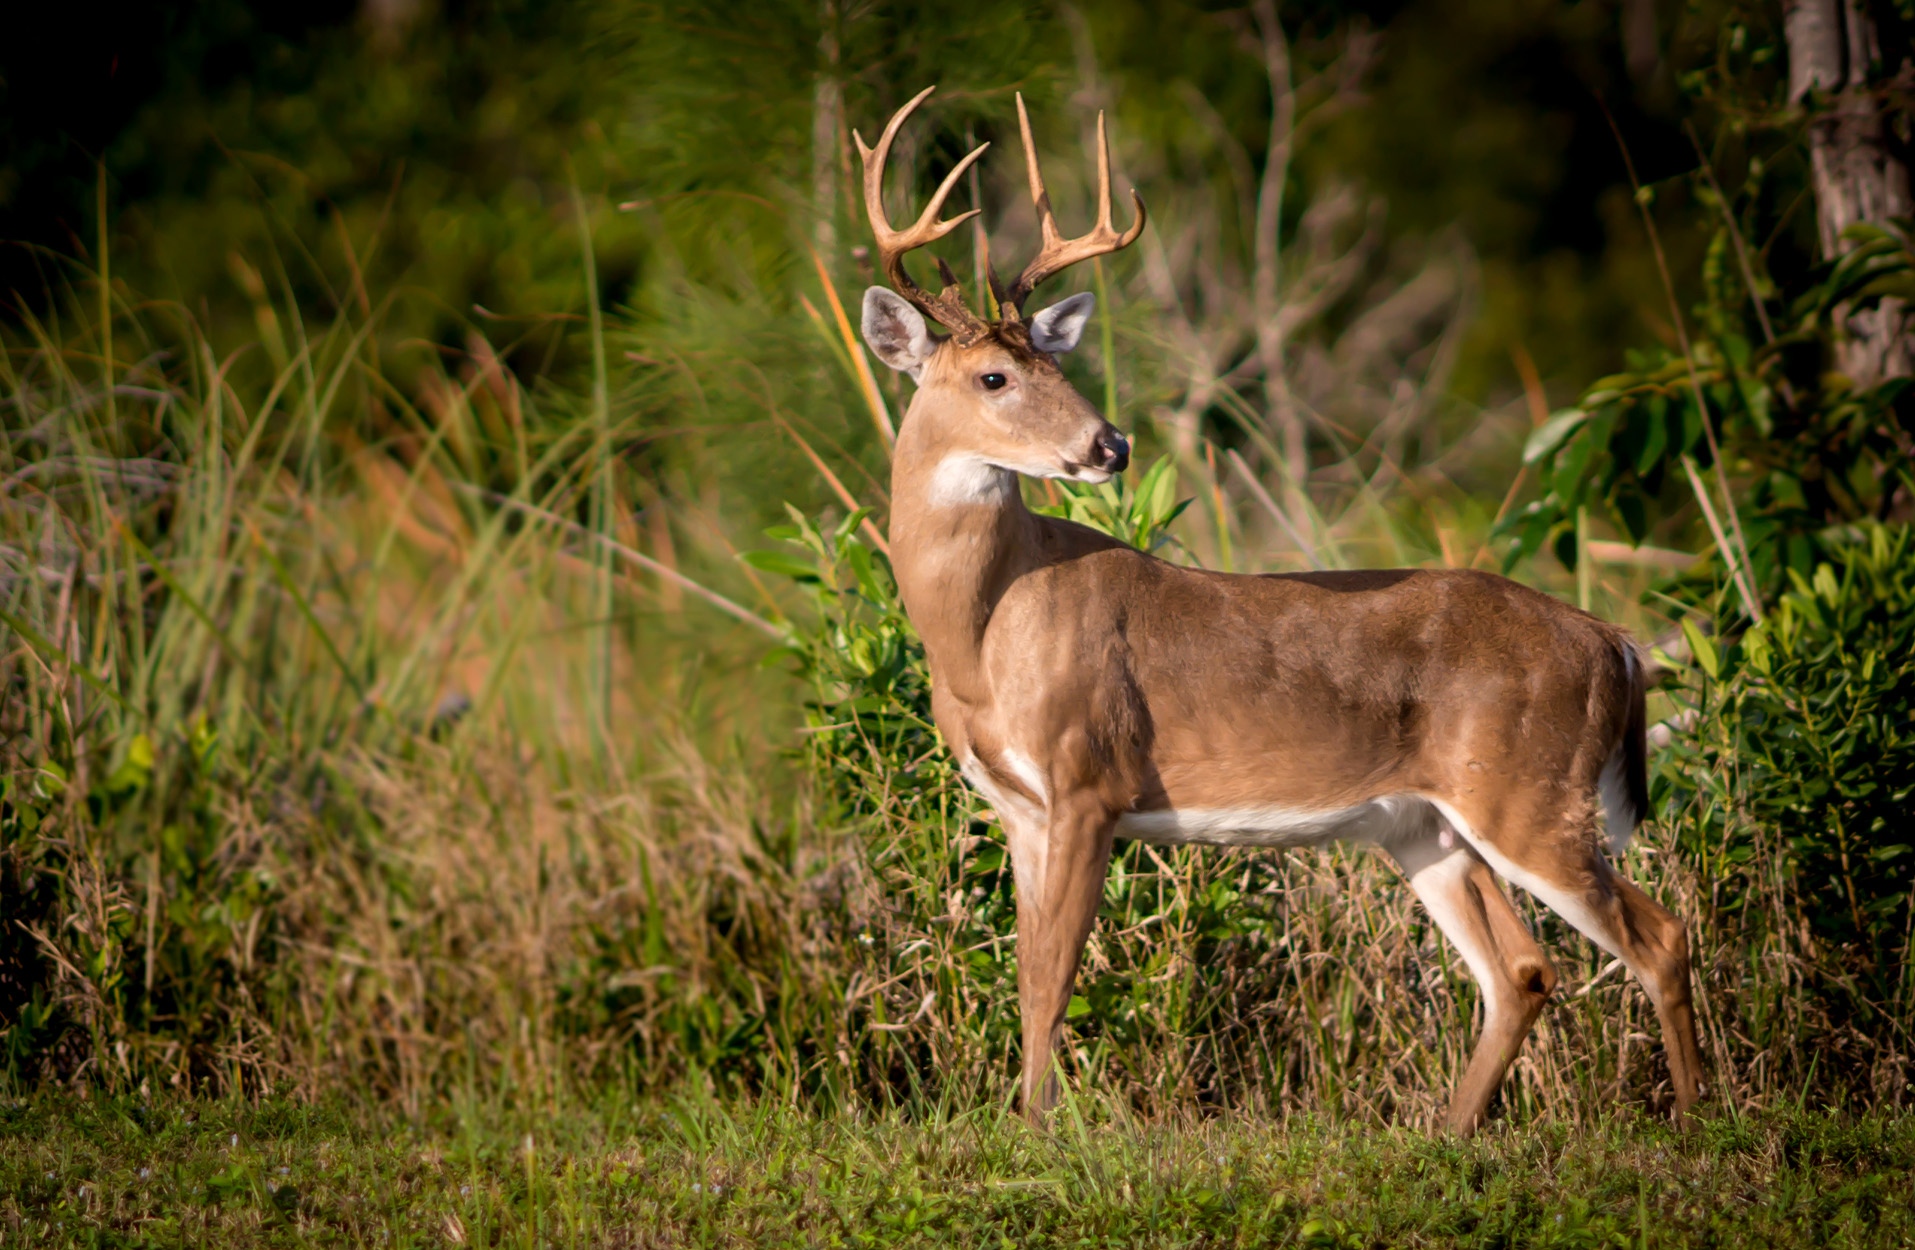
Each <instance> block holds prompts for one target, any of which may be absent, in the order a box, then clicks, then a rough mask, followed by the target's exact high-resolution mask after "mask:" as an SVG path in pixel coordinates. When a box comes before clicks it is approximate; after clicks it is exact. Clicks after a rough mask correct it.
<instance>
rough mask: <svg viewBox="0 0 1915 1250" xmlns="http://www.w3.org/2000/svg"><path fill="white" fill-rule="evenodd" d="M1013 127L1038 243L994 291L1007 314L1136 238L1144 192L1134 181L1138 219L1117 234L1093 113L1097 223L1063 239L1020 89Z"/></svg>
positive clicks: (1105, 147) (1105, 144) (1100, 117)
mask: <svg viewBox="0 0 1915 1250" xmlns="http://www.w3.org/2000/svg"><path fill="white" fill-rule="evenodd" d="M922 98H923V97H922V96H920V97H919V99H922ZM912 103H914V104H915V103H916V101H915V100H914V101H912ZM1017 128H1018V131H1019V132H1020V133H1021V135H1022V136H1023V139H1024V169H1025V172H1026V173H1028V174H1029V175H1030V179H1031V202H1032V203H1034V204H1036V205H1037V228H1038V230H1039V232H1040V237H1041V239H1042V246H1041V247H1040V248H1039V249H1038V253H1037V259H1036V260H1033V261H1032V262H1031V263H1030V264H1028V265H1026V266H1024V272H1023V273H1021V274H1019V275H1018V276H1017V281H1016V282H1013V283H1012V284H1011V289H1010V290H1008V291H1005V292H1003V293H1002V294H1001V295H1000V296H999V303H1000V304H1001V305H1002V306H1003V308H1004V316H1005V318H1006V319H1007V320H1008V319H1011V318H1014V317H1016V316H1017V315H1018V314H1019V313H1021V312H1022V311H1023V307H1024V301H1025V299H1026V298H1028V297H1029V296H1030V293H1031V292H1032V291H1033V290H1035V289H1036V287H1037V284H1038V283H1040V282H1042V281H1044V279H1046V278H1049V277H1051V276H1052V275H1054V274H1057V273H1059V272H1061V271H1063V270H1064V269H1067V268H1069V267H1070V266H1072V265H1075V264H1076V263H1077V262H1078V261H1080V260H1090V259H1091V258H1092V257H1095V256H1105V255H1108V254H1109V253H1111V252H1116V251H1121V250H1123V249H1124V248H1127V247H1129V246H1130V245H1131V244H1133V243H1135V242H1136V241H1137V236H1138V235H1140V234H1142V233H1143V232H1144V197H1143V196H1141V195H1139V194H1137V190H1136V188H1134V187H1133V188H1132V189H1131V192H1130V200H1131V203H1132V204H1134V205H1136V207H1137V220H1135V221H1134V222H1132V223H1131V226H1130V229H1128V230H1126V231H1124V233H1123V234H1121V235H1120V234H1118V233H1117V228H1116V226H1114V225H1112V224H1111V203H1110V143H1109V141H1108V140H1106V139H1105V138H1104V114H1103V113H1102V112H1101V111H1100V112H1099V113H1098V114H1097V224H1096V225H1095V226H1093V227H1091V231H1090V233H1089V234H1085V235H1081V236H1079V237H1078V238H1075V239H1066V238H1064V237H1063V236H1062V235H1060V234H1059V233H1058V230H1057V214H1056V213H1054V212H1052V211H1051V196H1050V192H1048V191H1046V190H1045V189H1044V175H1043V173H1042V172H1041V171H1040V170H1039V169H1038V167H1037V145H1036V144H1034V143H1032V142H1031V118H1030V114H1028V113H1026V112H1025V111H1024V95H1023V93H1022V92H1019V93H1018V97H1017ZM973 155H976V154H975V153H973ZM867 185H869V184H868V183H867Z"/></svg>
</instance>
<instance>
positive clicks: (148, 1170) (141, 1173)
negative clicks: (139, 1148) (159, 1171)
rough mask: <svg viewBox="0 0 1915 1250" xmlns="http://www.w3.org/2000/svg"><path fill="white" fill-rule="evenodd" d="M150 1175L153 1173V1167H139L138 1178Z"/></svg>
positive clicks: (143, 1178)
mask: <svg viewBox="0 0 1915 1250" xmlns="http://www.w3.org/2000/svg"><path fill="white" fill-rule="evenodd" d="M152 1175H153V1169H152V1168H141V1169H140V1171H139V1177H140V1179H141V1180H145V1179H147V1178H148V1177H150V1176H152Z"/></svg>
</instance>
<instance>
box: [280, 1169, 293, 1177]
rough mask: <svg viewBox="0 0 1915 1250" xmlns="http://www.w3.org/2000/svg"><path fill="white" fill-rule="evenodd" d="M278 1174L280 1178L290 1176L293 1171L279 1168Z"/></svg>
mask: <svg viewBox="0 0 1915 1250" xmlns="http://www.w3.org/2000/svg"><path fill="white" fill-rule="evenodd" d="M279 1174H280V1175H281V1176H291V1175H292V1174H293V1170H292V1169H291V1168H281V1169H279Z"/></svg>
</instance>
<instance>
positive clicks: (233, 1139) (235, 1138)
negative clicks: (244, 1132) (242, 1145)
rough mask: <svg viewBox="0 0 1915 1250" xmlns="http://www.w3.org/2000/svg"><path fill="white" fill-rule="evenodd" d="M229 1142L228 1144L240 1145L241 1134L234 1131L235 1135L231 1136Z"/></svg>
mask: <svg viewBox="0 0 1915 1250" xmlns="http://www.w3.org/2000/svg"><path fill="white" fill-rule="evenodd" d="M227 1144H228V1145H232V1146H237V1145H239V1134H238V1133H234V1134H233V1136H232V1137H231V1138H230V1139H229V1140H228V1143H227Z"/></svg>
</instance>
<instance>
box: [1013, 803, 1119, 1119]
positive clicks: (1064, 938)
mask: <svg viewBox="0 0 1915 1250" xmlns="http://www.w3.org/2000/svg"><path fill="white" fill-rule="evenodd" d="M1115 823H1116V822H1115V820H1114V819H1113V818H1112V817H1111V815H1110V814H1109V813H1108V812H1107V811H1105V810H1104V808H1103V805H1102V804H1100V803H1095V802H1092V801H1089V800H1088V799H1087V800H1084V801H1080V802H1071V801H1068V800H1067V801H1064V802H1053V803H1052V804H1051V810H1050V813H1049V818H1048V820H1045V819H1038V820H1034V821H1031V822H1029V823H1028V824H1026V825H1024V826H1023V827H1022V828H1013V829H1010V830H1009V834H1010V841H1011V864H1012V872H1013V874H1014V875H1015V877H1016V879H1017V996H1018V1006H1019V1008H1020V1010H1021V1012H1022V1014H1023V1019H1024V1113H1025V1115H1026V1116H1028V1117H1029V1118H1030V1119H1032V1120H1033V1121H1038V1122H1041V1121H1042V1120H1043V1118H1044V1114H1045V1113H1046V1112H1047V1111H1049V1110H1050V1109H1051V1107H1052V1106H1053V1105H1055V1104H1056V1102H1057V1075H1056V1071H1055V1068H1054V1066H1053V1063H1052V1059H1053V1057H1054V1055H1055V1052H1056V1048H1057V1041H1058V1037H1059V1035H1060V1034H1061V1033H1062V1032H1063V1030H1064V1017H1065V1014H1066V1012H1068V1011H1069V1009H1070V1001H1071V985H1072V983H1073V982H1074V981H1075V980H1076V978H1077V964H1078V961H1079V959H1081V958H1082V956H1083V953H1084V942H1085V941H1086V939H1088V938H1089V937H1090V929H1091V923H1092V922H1093V921H1094V920H1096V918H1097V904H1098V900H1099V899H1101V898H1102V897H1103V893H1104V872H1105V870H1106V868H1108V866H1109V864H1110V846H1111V831H1112V829H1113V828H1114V827H1115Z"/></svg>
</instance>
